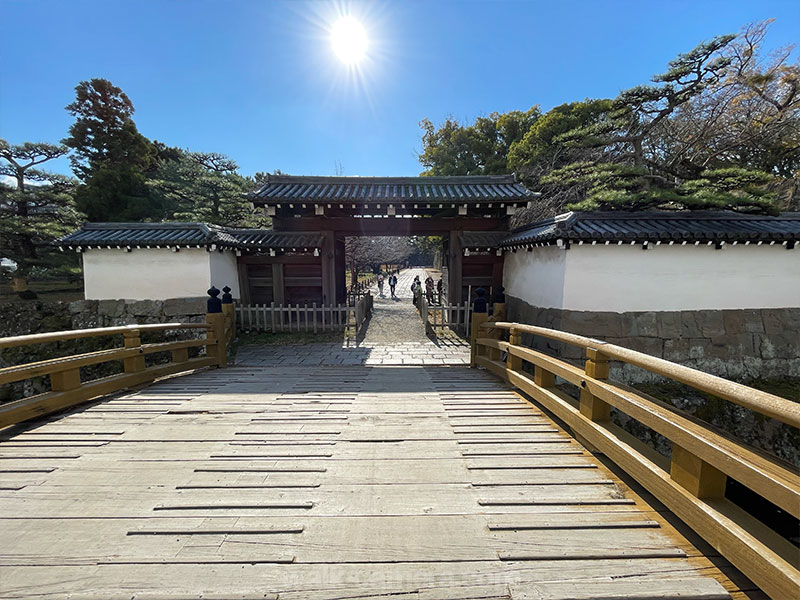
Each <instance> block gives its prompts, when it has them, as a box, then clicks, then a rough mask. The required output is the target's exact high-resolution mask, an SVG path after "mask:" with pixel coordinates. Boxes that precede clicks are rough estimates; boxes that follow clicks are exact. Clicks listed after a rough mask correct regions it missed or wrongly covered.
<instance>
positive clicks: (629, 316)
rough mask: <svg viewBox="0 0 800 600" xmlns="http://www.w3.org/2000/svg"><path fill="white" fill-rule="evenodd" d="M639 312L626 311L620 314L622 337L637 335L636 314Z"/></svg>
mask: <svg viewBox="0 0 800 600" xmlns="http://www.w3.org/2000/svg"><path fill="white" fill-rule="evenodd" d="M638 314H640V313H635V312H626V313H622V314H621V315H620V324H621V326H622V337H636V336H638V335H639V327H638V325H637V324H636V316H637V315H638Z"/></svg>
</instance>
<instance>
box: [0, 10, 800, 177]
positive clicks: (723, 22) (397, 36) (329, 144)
mask: <svg viewBox="0 0 800 600" xmlns="http://www.w3.org/2000/svg"><path fill="white" fill-rule="evenodd" d="M343 13H349V14H351V15H353V16H354V17H356V18H358V19H359V20H360V21H362V22H363V24H364V27H365V29H366V32H367V36H368V37H369V40H370V48H369V50H368V58H367V60H366V61H365V62H364V63H363V64H362V65H361V67H360V70H359V72H358V73H354V72H353V71H352V70H350V69H348V68H347V67H346V66H345V65H343V64H341V63H340V62H339V61H338V60H337V59H336V57H335V56H334V54H333V52H332V50H331V46H330V43H329V39H328V35H329V34H328V28H329V27H330V25H331V23H332V22H333V21H335V20H336V18H337V15H340V14H343ZM767 18H775V19H776V21H775V23H774V24H773V25H772V27H771V29H770V34H769V36H768V44H769V45H770V46H771V47H778V46H783V45H786V44H789V43H793V42H798V41H800V1H797V0H758V1H756V0H753V1H747V2H745V1H741V0H726V1H704V0H694V1H683V0H670V1H669V2H667V1H663V0H662V1H659V2H654V1H651V2H643V1H640V2H635V1H622V0H619V1H615V0H604V1H594V2H589V1H577V0H573V1H570V0H562V1H560V2H552V1H548V2H501V1H494V2H469V1H462V2H421V1H406V2H371V3H359V2H349V3H343V2H335V3H332V2H321V1H320V2H311V3H304V2H277V1H275V2H266V1H248V0H238V1H234V2H225V1H222V0H216V1H203V0H192V1H188V0H184V1H176V0H160V1H151V0H136V1H133V0H130V1H128V2H118V1H114V0H104V1H99V2H96V1H90V0H76V1H66V0H51V1H43V0H25V1H12V0H0V64H2V65H3V66H2V69H0V137H3V138H5V139H7V140H8V141H9V142H11V143H20V142H23V141H49V142H57V141H58V140H59V139H61V138H63V137H65V136H66V133H67V129H68V127H69V125H70V123H71V122H72V117H70V115H69V114H67V112H66V111H65V110H64V106H66V105H67V104H69V103H70V102H71V101H72V100H73V96H74V87H75V85H76V84H77V83H78V81H80V80H83V79H90V78H92V77H104V78H107V79H110V80H111V81H112V82H113V83H115V84H116V85H118V86H119V87H121V88H122V89H123V90H124V91H125V92H126V93H127V94H128V96H130V98H131V100H132V101H133V103H134V106H135V108H136V114H135V115H134V119H135V121H136V124H137V126H138V127H139V130H140V131H141V132H142V133H143V134H144V135H146V136H147V137H149V138H151V139H157V140H159V141H162V142H164V143H166V144H169V145H174V146H180V147H184V148H189V149H191V150H197V151H208V152H211V151H215V152H222V153H224V154H227V155H228V156H230V157H231V158H233V159H234V160H236V161H237V162H238V164H239V166H240V169H241V171H242V173H243V174H252V173H254V172H256V171H272V170H274V169H281V170H282V171H283V172H286V173H291V174H297V175H333V174H336V172H337V170H338V167H337V165H341V167H340V169H341V173H342V174H344V175H416V174H418V173H419V171H420V170H421V167H420V165H419V162H418V160H417V153H418V152H419V151H420V150H421V142H420V129H419V127H418V125H417V124H418V122H419V121H420V120H421V119H423V118H426V117H427V118H429V119H431V120H433V121H434V122H436V123H438V122H440V121H442V120H443V119H444V118H446V117H447V116H448V115H452V116H454V117H456V118H458V119H460V120H469V121H472V120H473V119H474V118H475V117H476V116H479V115H485V114H488V113H490V112H492V111H500V112H505V111H508V110H513V109H520V110H526V109H528V108H529V107H530V106H532V105H534V104H539V105H541V107H542V108H543V109H544V110H546V109H549V108H551V107H552V106H555V105H557V104H561V103H563V102H570V101H575V100H582V99H584V98H587V97H592V98H596V97H613V96H615V95H616V94H617V93H618V92H619V91H620V90H621V89H625V88H628V87H631V86H633V85H637V84H640V83H645V82H647V80H648V79H649V78H650V76H651V75H653V74H654V73H658V72H660V71H662V70H663V69H664V67H665V65H666V63H667V62H668V61H669V60H670V59H672V58H674V57H675V55H677V54H678V53H680V52H686V51H688V50H690V49H691V48H693V47H694V46H695V45H696V44H697V43H699V42H700V41H702V40H707V39H709V38H711V37H713V36H714V35H717V34H723V33H730V32H733V33H735V32H738V31H739V30H740V28H741V27H742V26H744V25H745V24H747V23H749V22H753V21H758V20H762V19H767ZM54 170H57V171H61V172H64V173H68V172H69V166H68V163H67V162H66V160H64V161H60V162H59V163H58V164H56V165H55V169H54Z"/></svg>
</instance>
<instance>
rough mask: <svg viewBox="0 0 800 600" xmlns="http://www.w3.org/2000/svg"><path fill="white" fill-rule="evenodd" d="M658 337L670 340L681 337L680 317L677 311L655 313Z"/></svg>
mask: <svg viewBox="0 0 800 600" xmlns="http://www.w3.org/2000/svg"><path fill="white" fill-rule="evenodd" d="M656 321H657V322H658V337H660V338H663V339H667V340H672V339H677V338H679V337H681V329H682V324H681V317H680V313H678V312H660V313H657V314H656Z"/></svg>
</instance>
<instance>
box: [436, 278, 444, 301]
mask: <svg viewBox="0 0 800 600" xmlns="http://www.w3.org/2000/svg"><path fill="white" fill-rule="evenodd" d="M442 285H443V284H442V280H441V279H439V281H437V282H436V294H437V295H438V296H439V304H441V303H442Z"/></svg>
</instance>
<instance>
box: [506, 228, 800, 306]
mask: <svg viewBox="0 0 800 600" xmlns="http://www.w3.org/2000/svg"><path fill="white" fill-rule="evenodd" d="M503 279H504V286H505V287H506V293H507V294H509V295H510V296H514V297H516V298H519V299H521V300H524V301H525V302H527V303H528V304H531V305H532V306H537V307H542V308H561V309H566V310H586V311H610V312H628V311H679V310H700V309H716V310H720V309H744V308H792V307H800V249H795V250H786V249H785V248H784V247H783V246H781V245H778V244H776V245H775V246H769V245H762V246H757V245H753V244H751V245H749V246H745V245H743V244H737V245H736V246H733V245H726V246H725V247H724V248H723V249H722V250H716V249H715V248H714V246H707V245H701V246H695V245H693V244H691V245H686V246H681V245H673V246H669V245H665V244H662V245H660V246H655V245H652V244H651V246H650V248H649V249H648V250H642V246H641V244H636V245H633V246H632V245H629V244H625V245H622V246H618V245H609V246H606V245H596V246H592V245H586V244H584V245H582V246H580V245H577V244H573V245H572V247H571V248H570V249H569V250H563V249H560V248H557V247H555V246H548V247H543V248H534V249H533V250H532V251H531V252H527V251H525V250H518V251H517V252H516V253H513V254H512V253H507V254H506V262H505V267H504V277H503Z"/></svg>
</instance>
